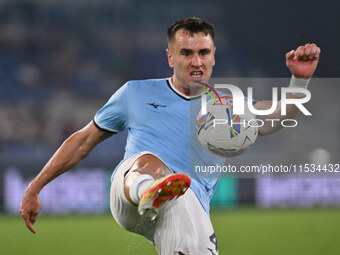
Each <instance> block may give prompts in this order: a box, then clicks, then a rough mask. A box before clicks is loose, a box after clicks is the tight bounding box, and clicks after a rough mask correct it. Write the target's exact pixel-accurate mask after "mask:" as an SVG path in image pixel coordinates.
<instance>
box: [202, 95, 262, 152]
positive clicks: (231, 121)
mask: <svg viewBox="0 0 340 255" xmlns="http://www.w3.org/2000/svg"><path fill="white" fill-rule="evenodd" d="M221 101H222V105H221V103H220V102H219V101H216V102H215V101H214V100H209V101H208V102H207V114H204V115H202V111H200V113H199V114H198V116H197V119H196V134H197V137H198V140H199V142H200V143H201V145H202V146H203V147H204V148H205V149H206V150H207V151H209V152H211V153H212V154H214V155H217V156H220V157H225V158H229V157H234V156H237V155H240V154H242V153H244V152H245V151H247V150H249V149H250V147H251V146H252V145H253V144H254V142H255V140H256V138H257V134H258V123H257V121H256V116H255V115H254V114H253V113H251V112H250V111H249V109H248V106H247V103H246V101H245V102H244V115H235V114H233V98H232V96H223V97H221Z"/></svg>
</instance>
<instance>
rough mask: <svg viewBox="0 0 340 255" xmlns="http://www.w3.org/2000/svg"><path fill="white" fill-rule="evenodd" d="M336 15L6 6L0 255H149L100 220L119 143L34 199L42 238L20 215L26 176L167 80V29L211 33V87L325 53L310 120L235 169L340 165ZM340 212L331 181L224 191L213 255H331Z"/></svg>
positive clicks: (1, 19)
mask: <svg viewBox="0 0 340 255" xmlns="http://www.w3.org/2000/svg"><path fill="white" fill-rule="evenodd" d="M339 13H340V7H339V3H338V2H337V1H335V0H334V1H332V0H327V1H322V3H320V2H319V1H316V0H315V1H314V0H313V1H292V0H289V1H282V2H275V3H274V2H271V3H270V4H269V3H268V2H267V1H264V0H260V1H248V0H246V1H229V2H228V3H226V2H225V1H213V2H212V1H211V2H208V1H192V0H188V1H173V2H171V3H170V2H167V3H163V2H161V1H150V0H147V1H137V0H129V1H124V0H115V1H108V0H97V1H92V0H74V1H64V0H61V1H57V0H46V1H41V0H40V1H39V0H36V1H13V0H12V1H9V0H2V1H0V211H1V212H2V213H1V216H0V253H1V254H23V253H25V254H57V252H58V254H60V253H64V254H93V253H96V252H98V254H104V253H106V254H110V253H111V254H156V253H155V251H154V250H153V248H152V246H151V245H149V244H147V243H146V242H145V241H144V240H143V239H142V238H140V237H137V236H135V235H132V234H129V233H127V232H125V231H123V230H121V229H119V227H118V226H117V224H116V223H115V222H114V221H113V219H112V218H111V216H110V215H109V214H108V213H109V208H108V195H109V192H108V190H109V185H110V175H111V172H112V170H113V168H114V167H115V165H116V164H117V162H119V160H120V159H121V158H122V156H123V153H124V150H123V149H124V145H125V137H126V133H122V134H119V135H116V136H115V137H113V138H111V139H108V140H107V141H105V142H104V143H102V144H100V145H99V146H98V147H97V148H96V149H95V150H94V151H93V152H92V154H91V155H90V156H89V157H88V158H87V159H85V160H84V161H83V162H82V163H81V164H79V165H78V166H77V167H75V169H74V170H72V171H70V172H69V173H67V174H65V175H63V176H61V177H60V178H59V179H57V180H55V181H54V182H52V183H51V184H50V185H49V186H48V187H46V188H45V189H44V190H43V191H42V193H41V200H42V216H41V218H43V220H41V221H39V222H38V223H37V228H38V235H37V236H33V235H30V233H28V231H27V230H26V229H25V227H24V223H23V222H21V220H20V218H19V217H18V213H17V212H18V209H19V204H20V201H21V198H22V195H23V192H24V190H25V188H26V186H27V184H28V183H29V182H30V180H31V179H32V178H33V176H35V175H36V174H37V173H38V172H39V171H40V169H41V168H42V167H43V165H44V164H45V163H46V161H47V160H48V159H49V157H50V156H51V155H52V154H53V152H54V151H55V150H56V149H57V148H58V147H59V146H60V144H61V143H62V141H63V140H64V139H65V138H66V137H68V136H69V135H70V134H72V133H73V132H74V131H76V130H78V129H79V128H81V127H83V126H84V125H86V124H87V123H88V122H89V121H91V119H92V118H93V116H94V114H95V112H96V111H97V110H98V109H99V108H100V107H101V106H102V105H103V104H104V103H105V102H106V101H107V100H108V98H109V97H110V96H111V94H112V93H113V92H114V91H116V90H117V89H118V88H119V87H120V86H121V85H122V84H124V83H125V82H126V81H127V80H132V79H145V78H156V77H169V76H170V75H171V69H169V67H168V65H167V60H166V55H165V48H166V29H167V27H168V26H169V25H170V24H171V23H172V22H173V21H174V20H176V19H178V18H182V17H185V16H199V17H202V18H204V19H206V20H207V21H209V22H211V23H213V24H214V25H215V29H216V41H215V43H216V46H217V52H216V62H217V64H216V67H215V69H214V76H215V77H289V72H288V70H287V68H286V67H285V59H284V54H285V52H287V51H289V50H291V49H294V48H295V47H296V46H298V45H300V44H304V43H306V42H316V43H317V44H318V45H319V46H320V47H321V48H322V57H321V62H320V64H319V67H318V69H317V72H316V74H315V76H316V77H322V78H328V81H330V82H329V84H328V85H326V87H321V86H314V87H312V89H311V91H312V95H317V96H314V97H312V98H313V100H314V101H313V100H312V101H313V102H311V103H310V106H309V107H310V108H311V109H312V112H313V117H314V118H312V119H307V118H302V122H301V123H304V124H305V125H304V126H303V127H298V128H296V130H294V132H292V131H291V130H288V131H287V130H284V131H282V133H281V134H278V135H274V136H271V137H264V138H261V139H259V141H258V142H257V144H256V145H255V148H254V149H253V150H252V151H250V152H248V153H247V154H246V155H243V156H241V157H239V158H236V159H234V161H233V162H235V161H236V162H237V161H238V162H242V163H243V164H252V163H253V162H254V160H255V159H256V160H257V162H258V161H259V160H260V161H261V162H275V163H278V162H290V161H292V160H294V161H296V162H303V163H311V162H314V161H315V159H316V158H317V159H318V158H319V159H320V160H322V161H323V162H326V163H339V152H340V142H339V141H340V139H339V135H338V130H339V128H338V127H339V124H340V120H339V111H340V110H339V102H338V98H337V97H338V95H339V92H340V88H339V86H336V85H337V83H338V82H337V80H336V79H335V78H337V77H338V76H339V73H340V64H339V61H338V59H339V43H338V40H339V32H338V30H339V24H340V18H339V15H338V14H339ZM330 84H331V85H330ZM325 88H326V89H325ZM269 92H270V91H269ZM266 93H267V92H266V91H265V90H263V91H261V93H260V95H261V96H264V97H265V96H267V94H266ZM325 93H326V94H325ZM268 95H270V93H268ZM325 95H326V96H325ZM255 96H256V95H255ZM319 97H320V98H321V99H319V101H318V100H317V99H318V98H319ZM314 98H315V99H314ZM320 100H321V101H322V102H327V104H326V105H325V104H323V105H322V107H321V106H320ZM326 111H327V112H326ZM325 123H326V124H325ZM307 126H308V128H307ZM273 148H274V149H273ZM269 159H270V160H272V161H268V160H269ZM339 205H340V179H338V178H289V179H287V178H284V179H283V178H264V179H221V182H220V184H219V186H218V189H217V192H216V194H215V196H214V198H213V201H212V220H213V222H214V224H215V229H216V233H217V237H218V241H219V245H220V254H227V253H228V254H338V252H339V251H340V246H339V243H338V242H337V240H338V239H339V237H340V231H339V229H340V228H339V227H340V220H339V217H338V215H339V212H340V211H339V210H338V207H339ZM79 214H82V215H79Z"/></svg>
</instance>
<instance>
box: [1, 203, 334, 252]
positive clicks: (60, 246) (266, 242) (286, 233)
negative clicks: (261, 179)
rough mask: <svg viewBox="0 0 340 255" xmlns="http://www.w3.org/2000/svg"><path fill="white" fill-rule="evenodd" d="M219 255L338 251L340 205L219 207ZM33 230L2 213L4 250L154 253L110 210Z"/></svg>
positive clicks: (52, 220) (51, 220)
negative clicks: (335, 206) (316, 207)
mask: <svg viewBox="0 0 340 255" xmlns="http://www.w3.org/2000/svg"><path fill="white" fill-rule="evenodd" d="M211 217H212V222H213V224H214V228H215V232H216V235H217V241H218V245H219V250H220V254H221V255H223V254H228V255H232V254H241V255H247V254H260V255H266V254H268V255H269V254H270V255H272V254H275V255H280V254H285V255H286V254H290V255H291V254H292V255H294V254H299V255H300V254H308V255H313V254H339V253H340V242H339V240H340V209H322V208H320V209H285V210H260V209H255V208H248V209H244V208H243V209H235V210H227V211H226V210H223V211H222V210H221V211H213V212H212V213H211ZM36 229H37V231H38V233H37V234H36V235H33V234H31V233H30V232H29V231H28V230H27V229H26V227H25V225H24V222H23V221H22V220H21V218H19V217H13V216H12V217H11V216H6V215H2V216H0V254H2V255H7V254H8V255H12V254H13V255H21V254H24V255H30V254H32V255H33V254H35V255H37V254H48V255H54V254H58V255H60V254H63V255H68V254H70V255H71V254H72V255H77V254H79V255H87V254H105V255H107V254H119V255H124V254H126V255H134V254H138V255H139V254H140V255H155V254H157V253H156V251H155V250H154V248H153V247H152V245H151V244H150V243H148V242H147V241H145V240H144V238H143V237H140V236H137V235H134V234H131V233H129V232H127V231H125V230H123V229H121V228H120V227H119V226H118V225H117V224H116V223H115V221H114V220H113V218H112V217H111V215H109V214H107V215H100V216H95V215H87V216H85V215H73V216H46V215H43V216H41V217H40V219H39V220H38V222H37V223H36Z"/></svg>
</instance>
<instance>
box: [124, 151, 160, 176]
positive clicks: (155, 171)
mask: <svg viewBox="0 0 340 255" xmlns="http://www.w3.org/2000/svg"><path fill="white" fill-rule="evenodd" d="M130 172H131V173H133V172H137V173H139V174H149V175H151V176H153V177H154V178H155V179H158V178H160V177H162V176H163V175H164V163H163V162H162V161H161V160H160V159H159V158H158V157H156V156H154V155H152V154H145V155H142V156H141V157H139V158H138V159H137V160H136V162H135V163H134V164H133V165H132V167H131V169H130Z"/></svg>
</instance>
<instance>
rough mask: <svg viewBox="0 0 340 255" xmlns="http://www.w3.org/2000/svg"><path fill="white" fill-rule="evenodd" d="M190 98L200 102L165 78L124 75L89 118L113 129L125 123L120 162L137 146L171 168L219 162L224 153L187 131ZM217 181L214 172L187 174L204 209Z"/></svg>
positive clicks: (180, 170)
mask: <svg viewBox="0 0 340 255" xmlns="http://www.w3.org/2000/svg"><path fill="white" fill-rule="evenodd" d="M193 102H195V103H200V100H199V97H196V98H189V97H185V95H182V94H181V93H179V92H178V91H177V90H176V89H175V88H174V86H173V85H172V84H171V81H170V79H153V80H140V81H129V82H127V83H126V84H124V85H123V86H122V87H121V88H120V89H119V90H118V91H117V92H116V93H114V94H113V96H112V97H111V98H110V99H109V101H108V102H107V103H106V104H105V105H104V106H103V107H102V108H101V109H100V110H99V111H98V112H97V113H96V115H95V117H94V123H95V125H96V126H97V127H98V128H100V129H103V130H106V131H109V132H114V133H117V132H120V131H123V130H124V129H128V138H127V144H126V147H125V155H124V159H123V160H122V162H124V160H126V159H128V158H129V157H131V156H132V155H134V154H136V153H138V152H141V151H150V152H152V153H154V154H155V155H157V156H159V157H160V158H161V159H162V160H163V161H164V162H165V163H166V164H167V165H168V166H169V167H170V168H171V170H172V171H173V172H175V173H186V174H188V175H190V169H191V167H192V164H193V162H195V164H201V165H208V164H223V163H224V159H223V158H220V157H216V156H213V155H212V154H210V153H207V152H205V151H204V149H203V147H202V146H201V145H200V144H199V142H198V139H197V137H196V134H195V132H193V131H192V125H191V124H190V123H192V120H190V118H192V117H191V115H192V114H190V103H193ZM203 151H204V153H203ZM122 162H121V163H122ZM116 169H117V168H116ZM114 174H115V171H114V172H113V175H114ZM216 185H217V178H195V177H192V183H191V189H192V190H193V191H194V193H195V194H196V196H197V198H198V199H199V201H200V203H201V204H202V206H203V208H204V209H205V211H206V212H207V213H209V202H210V199H211V197H212V195H213V192H214V190H215V188H216Z"/></svg>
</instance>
